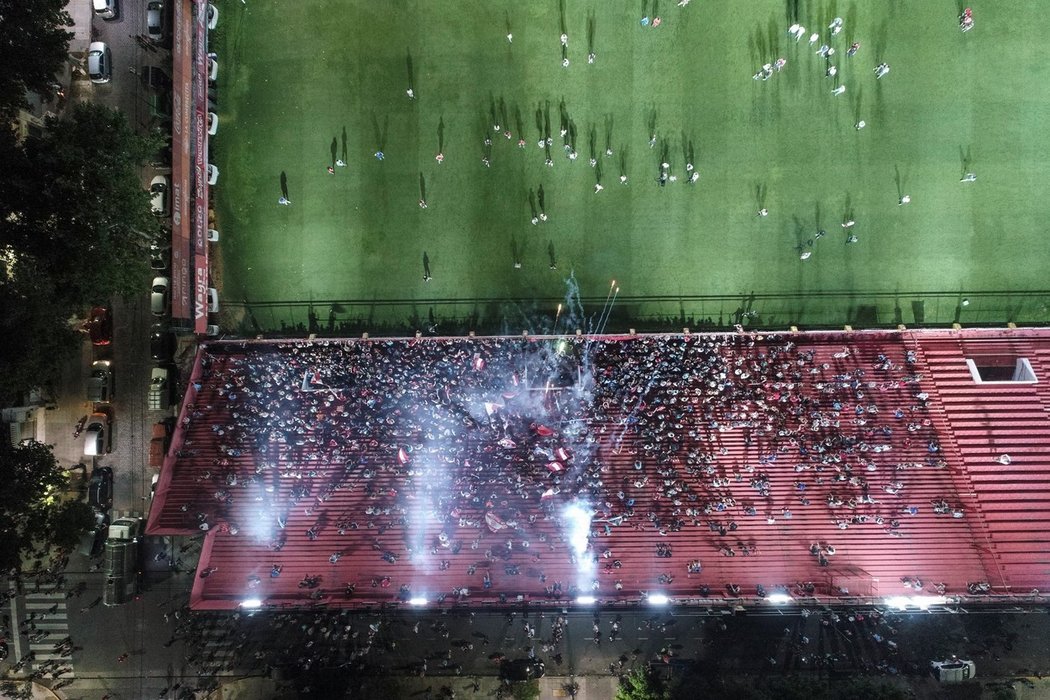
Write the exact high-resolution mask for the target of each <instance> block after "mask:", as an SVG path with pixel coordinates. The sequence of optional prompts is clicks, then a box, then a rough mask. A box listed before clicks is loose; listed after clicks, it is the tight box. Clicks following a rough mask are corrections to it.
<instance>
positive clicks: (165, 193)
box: [149, 175, 171, 216]
mask: <svg viewBox="0 0 1050 700" xmlns="http://www.w3.org/2000/svg"><path fill="white" fill-rule="evenodd" d="M170 190H171V180H169V179H168V176H167V175H156V176H154V178H153V179H152V180H150V183H149V193H150V196H151V199H150V206H151V207H152V209H153V215H154V216H167V215H168V214H169V213H170V212H171V196H170Z"/></svg>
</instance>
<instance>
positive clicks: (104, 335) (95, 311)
mask: <svg viewBox="0 0 1050 700" xmlns="http://www.w3.org/2000/svg"><path fill="white" fill-rule="evenodd" d="M84 329H85V330H87V332H88V335H89V336H90V337H91V342H92V344H94V345H109V344H110V343H111V342H113V317H112V316H110V314H109V309H107V308H106V307H105V306H93V307H91V313H90V314H88V320H87V321H86V322H85V323H84Z"/></svg>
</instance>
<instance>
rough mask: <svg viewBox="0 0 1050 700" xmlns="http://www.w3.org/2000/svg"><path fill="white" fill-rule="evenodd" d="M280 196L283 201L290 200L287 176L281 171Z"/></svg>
mask: <svg viewBox="0 0 1050 700" xmlns="http://www.w3.org/2000/svg"><path fill="white" fill-rule="evenodd" d="M281 196H282V197H284V198H285V199H291V197H289V196H288V175H287V174H286V173H285V172H284V171H283V170H282V171H281Z"/></svg>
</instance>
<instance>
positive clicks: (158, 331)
mask: <svg viewBox="0 0 1050 700" xmlns="http://www.w3.org/2000/svg"><path fill="white" fill-rule="evenodd" d="M174 351H175V336H174V335H173V334H172V332H171V331H170V330H168V328H167V326H165V325H164V324H163V323H154V324H153V329H152V330H151V331H150V334H149V354H150V357H152V358H153V360H154V362H170V361H171V355H172V353H173V352H174Z"/></svg>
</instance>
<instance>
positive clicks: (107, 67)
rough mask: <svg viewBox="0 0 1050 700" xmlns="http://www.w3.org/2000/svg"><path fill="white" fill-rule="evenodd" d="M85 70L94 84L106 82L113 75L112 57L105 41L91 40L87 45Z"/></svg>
mask: <svg viewBox="0 0 1050 700" xmlns="http://www.w3.org/2000/svg"><path fill="white" fill-rule="evenodd" d="M87 72H88V77H89V78H91V82H93V83H96V84H102V83H108V82H109V79H110V78H112V77H113V58H112V56H111V55H110V52H109V47H108V46H106V44H105V42H102V41H93V42H91V44H90V45H89V46H88V52H87Z"/></svg>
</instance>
